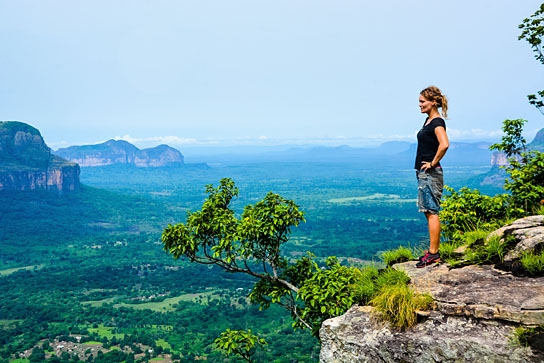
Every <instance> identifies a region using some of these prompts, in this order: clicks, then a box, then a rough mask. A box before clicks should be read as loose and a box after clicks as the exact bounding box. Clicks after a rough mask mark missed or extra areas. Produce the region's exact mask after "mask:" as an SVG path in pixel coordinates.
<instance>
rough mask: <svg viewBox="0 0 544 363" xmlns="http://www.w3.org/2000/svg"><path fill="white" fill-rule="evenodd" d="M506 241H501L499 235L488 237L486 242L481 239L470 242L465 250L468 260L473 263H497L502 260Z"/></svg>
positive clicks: (506, 245)
mask: <svg viewBox="0 0 544 363" xmlns="http://www.w3.org/2000/svg"><path fill="white" fill-rule="evenodd" d="M507 247H508V243H505V242H503V241H501V239H500V237H499V236H494V237H491V238H489V239H488V240H487V241H486V242H483V243H482V241H481V240H478V241H474V242H473V243H472V244H470V246H469V248H467V250H466V252H465V257H466V259H467V260H468V261H470V262H471V263H475V264H482V263H498V262H502V261H503V260H504V255H505V254H506V251H507Z"/></svg>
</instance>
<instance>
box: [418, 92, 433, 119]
mask: <svg viewBox="0 0 544 363" xmlns="http://www.w3.org/2000/svg"><path fill="white" fill-rule="evenodd" d="M419 109H420V110H421V113H426V114H427V115H428V114H429V113H430V112H431V110H432V109H433V102H432V101H429V100H428V99H426V98H425V97H423V96H422V95H419Z"/></svg>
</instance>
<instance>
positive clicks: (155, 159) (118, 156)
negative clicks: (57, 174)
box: [55, 140, 184, 167]
mask: <svg viewBox="0 0 544 363" xmlns="http://www.w3.org/2000/svg"><path fill="white" fill-rule="evenodd" d="M55 154H56V155H58V156H61V157H63V158H65V159H67V160H70V161H73V162H76V163H78V164H79V165H81V166H106V165H114V164H128V165H134V166H137V167H161V166H174V165H183V164H184V160H183V159H184V158H183V155H182V154H181V152H179V151H178V150H176V149H174V148H172V147H170V146H168V145H159V146H156V147H153V148H149V149H141V150H140V149H138V148H137V147H136V146H134V145H132V144H131V143H129V142H127V141H123V140H108V141H106V142H104V143H102V144H96V145H82V146H70V147H67V148H62V149H58V150H57V151H55Z"/></svg>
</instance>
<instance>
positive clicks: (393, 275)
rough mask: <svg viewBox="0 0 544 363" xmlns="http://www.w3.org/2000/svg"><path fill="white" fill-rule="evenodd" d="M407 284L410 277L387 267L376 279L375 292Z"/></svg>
mask: <svg viewBox="0 0 544 363" xmlns="http://www.w3.org/2000/svg"><path fill="white" fill-rule="evenodd" d="M409 282H410V277H409V276H408V275H407V274H406V272H404V271H399V270H396V269H394V268H391V267H388V268H386V269H385V270H382V271H381V272H380V274H379V275H378V277H377V278H376V281H375V285H376V291H379V290H381V289H382V288H384V287H385V286H392V285H398V284H401V285H407V284H408V283H409Z"/></svg>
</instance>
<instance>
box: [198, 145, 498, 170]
mask: <svg viewBox="0 0 544 363" xmlns="http://www.w3.org/2000/svg"><path fill="white" fill-rule="evenodd" d="M489 145H491V143H485V142H475V143H462V142H452V143H451V145H450V150H449V151H448V153H447V154H446V156H445V157H444V161H443V162H442V164H443V165H444V167H450V166H487V165H491V164H490V160H491V155H492V152H491V151H490V150H489ZM416 147H417V145H416V144H415V143H410V142H403V141H390V142H385V143H383V144H381V145H380V146H376V147H352V146H347V145H341V146H312V145H302V146H293V145H285V146H284V147H283V149H282V148H280V147H277V148H275V149H270V148H266V147H262V148H258V147H255V148H251V149H250V148H247V147H230V148H222V149H218V150H217V152H215V153H212V152H211V151H209V150H208V152H207V153H204V152H202V150H198V151H197V152H199V153H195V154H191V159H195V160H197V161H199V162H206V163H209V164H212V165H213V164H215V163H218V164H225V165H229V164H239V163H262V162H302V163H304V162H324V163H350V164H358V165H361V166H362V167H365V166H372V167H374V166H380V167H384V168H397V169H398V168H413V166H414V165H413V164H414V161H415V155H416ZM189 150H190V149H189ZM210 150H211V148H210Z"/></svg>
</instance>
